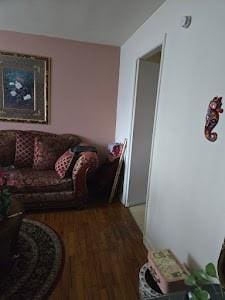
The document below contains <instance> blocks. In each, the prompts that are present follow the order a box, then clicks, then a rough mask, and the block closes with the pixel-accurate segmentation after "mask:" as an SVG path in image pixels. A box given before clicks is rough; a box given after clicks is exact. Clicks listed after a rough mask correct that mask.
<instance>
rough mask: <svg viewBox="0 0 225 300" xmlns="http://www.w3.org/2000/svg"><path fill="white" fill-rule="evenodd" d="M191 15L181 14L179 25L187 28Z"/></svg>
mask: <svg viewBox="0 0 225 300" xmlns="http://www.w3.org/2000/svg"><path fill="white" fill-rule="evenodd" d="M191 20H192V19H191V16H183V17H182V18H181V19H180V26H181V27H183V28H188V27H189V26H190V25H191Z"/></svg>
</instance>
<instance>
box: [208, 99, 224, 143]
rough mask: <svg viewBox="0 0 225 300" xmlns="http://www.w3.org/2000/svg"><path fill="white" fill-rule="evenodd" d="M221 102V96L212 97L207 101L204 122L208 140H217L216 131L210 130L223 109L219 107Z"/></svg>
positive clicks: (214, 125)
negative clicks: (207, 105)
mask: <svg viewBox="0 0 225 300" xmlns="http://www.w3.org/2000/svg"><path fill="white" fill-rule="evenodd" d="M222 104H223V103H222V97H214V98H213V99H212V100H211V101H210V102H209V107H208V111H207V115H206V122H205V137H206V138H207V140H209V141H210V142H215V141H216V140H217V133H216V132H212V130H213V129H214V128H215V127H216V125H217V123H218V121H219V117H220V114H221V113H222V112H223V109H222V108H221V106H222Z"/></svg>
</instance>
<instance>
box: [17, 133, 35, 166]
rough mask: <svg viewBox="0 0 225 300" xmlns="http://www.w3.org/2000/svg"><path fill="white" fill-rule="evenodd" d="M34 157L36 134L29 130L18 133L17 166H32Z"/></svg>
mask: <svg viewBox="0 0 225 300" xmlns="http://www.w3.org/2000/svg"><path fill="white" fill-rule="evenodd" d="M33 159H34V136H33V135H32V134H31V133H29V132H23V131H21V132H17V133H16V154H15V162H14V164H15V166H16V167H18V168H26V167H32V165H33Z"/></svg>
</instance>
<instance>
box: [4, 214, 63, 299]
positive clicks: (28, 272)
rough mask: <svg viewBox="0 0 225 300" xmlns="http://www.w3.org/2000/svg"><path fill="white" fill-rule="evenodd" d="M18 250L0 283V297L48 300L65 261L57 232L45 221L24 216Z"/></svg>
mask: <svg viewBox="0 0 225 300" xmlns="http://www.w3.org/2000/svg"><path fill="white" fill-rule="evenodd" d="M17 253H18V257H17V258H16V259H15V261H14V263H13V265H12V267H11V270H10V272H9V274H8V275H6V276H5V278H4V279H3V280H2V281H1V282H0V299H1V300H7V299H20V300H25V299H26V300H28V299H33V300H40V299H47V297H48V296H49V295H50V293H51V292H52V290H53V288H54V287H55V285H56V283H57V281H58V279H59V277H60V275H61V271H62V267H63V262H64V251H63V245H62V242H61V240H60V238H59V236H58V234H57V233H56V232H55V231H54V230H53V229H51V228H50V227H48V226H47V225H45V224H42V223H40V222H37V221H32V220H28V219H23V222H22V225H21V229H20V233H19V239H18V249H17Z"/></svg>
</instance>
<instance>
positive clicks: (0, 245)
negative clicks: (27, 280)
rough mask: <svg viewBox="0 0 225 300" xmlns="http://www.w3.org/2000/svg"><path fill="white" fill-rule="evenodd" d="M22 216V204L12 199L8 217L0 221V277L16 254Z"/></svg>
mask: <svg viewBox="0 0 225 300" xmlns="http://www.w3.org/2000/svg"><path fill="white" fill-rule="evenodd" d="M23 216H24V210H23V206H22V204H21V203H20V202H19V201H16V200H12V203H11V205H10V208H9V214H8V218H5V219H4V220H2V221H0V279H1V277H2V276H4V275H5V272H7V271H8V270H9V268H10V266H11V264H12V261H13V256H14V255H15V254H16V251H17V249H16V243H17V238H18V233H19V229H20V225H21V223H22V219H23Z"/></svg>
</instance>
